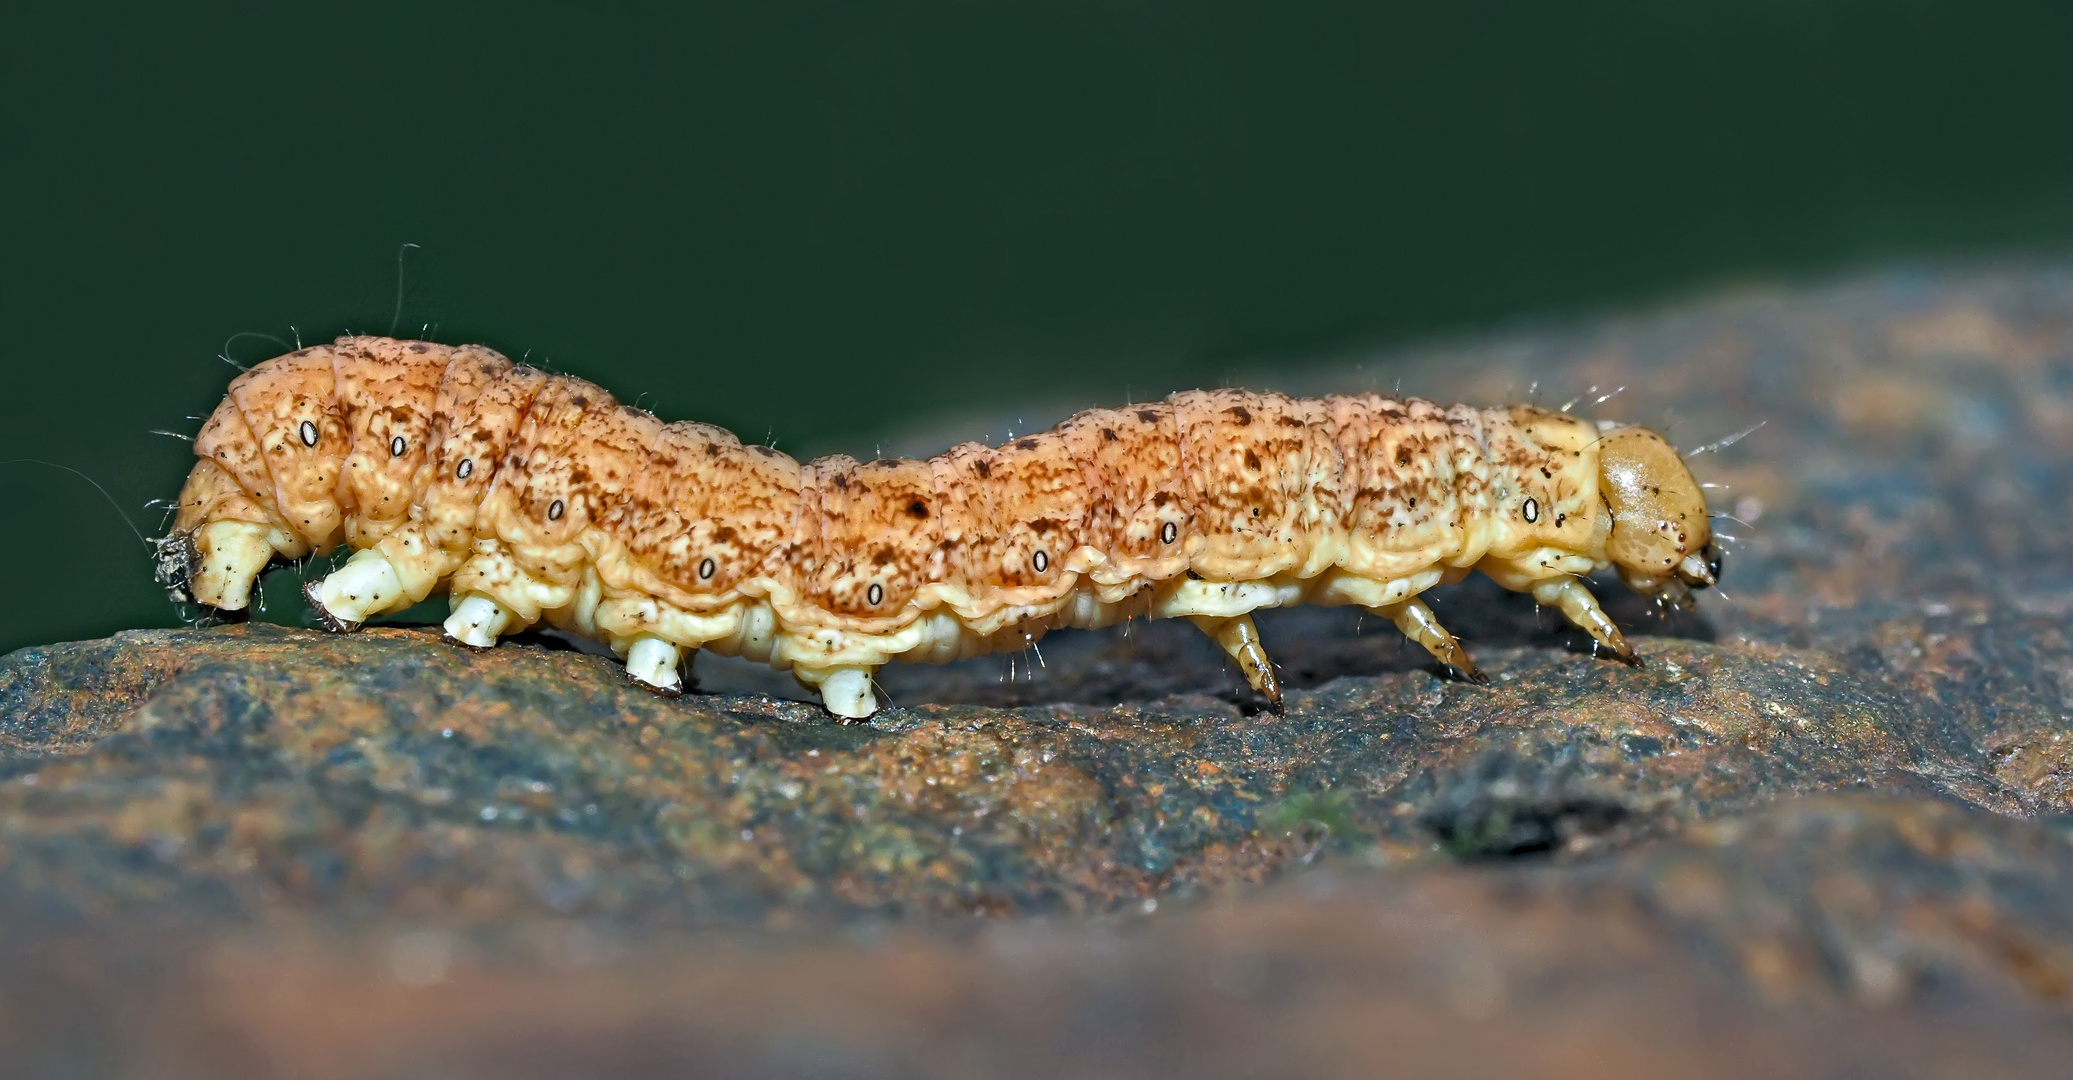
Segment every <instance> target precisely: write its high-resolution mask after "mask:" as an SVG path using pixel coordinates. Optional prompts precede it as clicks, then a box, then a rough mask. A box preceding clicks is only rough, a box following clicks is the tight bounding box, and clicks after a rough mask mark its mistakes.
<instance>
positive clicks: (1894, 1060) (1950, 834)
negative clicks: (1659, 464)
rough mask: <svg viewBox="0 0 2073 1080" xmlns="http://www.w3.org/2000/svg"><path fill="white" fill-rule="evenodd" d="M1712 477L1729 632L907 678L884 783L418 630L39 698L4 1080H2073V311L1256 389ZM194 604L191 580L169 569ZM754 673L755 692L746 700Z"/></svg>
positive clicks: (1690, 328) (1098, 645)
mask: <svg viewBox="0 0 2073 1080" xmlns="http://www.w3.org/2000/svg"><path fill="white" fill-rule="evenodd" d="M1378 370H1386V371H1387V372H1388V376H1387V378H1388V380H1389V381H1390V382H1392V383H1393V382H1394V381H1395V380H1396V378H1397V377H1399V376H1401V377H1402V378H1403V381H1404V386H1405V389H1406V390H1407V391H1413V392H1417V393H1420V394H1422V395H1424V396H1428V397H1435V398H1441V399H1462V400H1472V401H1496V400H1505V399H1516V398H1519V397H1522V396H1525V395H1526V394H1528V393H1529V392H1531V391H1529V389H1528V388H1529V387H1530V386H1531V384H1534V383H1536V382H1537V383H1538V384H1539V385H1540V386H1541V387H1543V388H1546V389H1544V390H1543V391H1542V392H1541V396H1542V397H1543V398H1544V399H1545V400H1547V401H1548V402H1550V403H1556V404H1559V403H1560V402H1561V401H1562V400H1563V399H1565V398H1567V397H1570V396H1572V395H1575V394H1582V393H1585V392H1586V388H1587V387H1592V386H1596V387H1599V388H1601V389H1599V390H1596V391H1593V392H1591V393H1590V395H1589V396H1591V397H1596V396H1598V394H1601V393H1604V392H1605V391H1608V390H1611V389H1613V388H1614V387H1621V386H1624V387H1625V389H1624V391H1622V392H1621V393H1620V394H1618V395H1617V396H1615V397H1614V398H1612V399H1611V400H1610V401H1608V402H1606V403H1605V404H1604V405H1603V406H1601V407H1600V408H1599V409H1598V412H1599V413H1600V414H1602V415H1606V416H1612V417H1618V418H1622V419H1628V420H1634V421H1638V422H1645V423H1651V424H1655V425H1659V426H1661V425H1664V424H1665V423H1666V421H1667V425H1668V427H1669V428H1670V434H1671V436H1672V437H1673V438H1674V439H1676V440H1678V441H1679V442H1680V443H1681V444H1683V445H1686V446H1692V445H1697V444H1703V443H1706V442H1708V441H1709V440H1715V439H1718V438H1720V437H1722V436H1725V435H1728V434H1730V433H1733V432H1736V431H1739V430H1742V429H1744V428H1747V427H1749V426H1750V425H1752V424H1755V423H1757V422H1759V421H1761V422H1762V423H1763V426H1762V427H1761V428H1759V429H1758V430H1757V431H1756V432H1755V433H1753V434H1752V435H1750V436H1749V437H1748V438H1746V439H1744V440H1742V441H1740V442H1738V443H1735V444H1734V445H1732V446H1730V447H1726V448H1723V449H1721V450H1719V451H1717V452H1714V453H1708V454H1704V455H1701V456H1699V457H1697V458H1695V459H1694V462H1695V467H1696V469H1697V471H1698V472H1699V473H1700V474H1701V477H1702V479H1706V480H1709V481H1713V482H1716V483H1718V484H1721V485H1724V486H1723V487H1721V488H1720V489H1717V490H1716V492H1715V495H1716V504H1717V506H1719V507H1720V508H1721V509H1722V510H1724V511H1726V512H1728V513H1731V514H1733V515H1734V516H1735V517H1736V518H1739V519H1742V520H1741V521H1740V522H1724V523H1723V526H1724V529H1725V531H1727V532H1729V533H1732V534H1735V535H1736V536H1738V537H1740V539H1739V540H1738V541H1737V542H1736V543H1735V546H1734V548H1733V550H1732V552H1731V554H1730V556H1729V562H1728V569H1727V575H1726V580H1725V587H1726V591H1727V594H1728V595H1727V596H1726V597H1718V596H1714V595H1710V594H1709V595H1707V596H1705V598H1704V603H1705V610H1704V613H1703V616H1699V617H1692V616H1678V617H1676V618H1673V619H1670V620H1659V619H1657V618H1656V617H1655V616H1654V615H1653V613H1651V612H1649V611H1647V610H1645V609H1644V608H1643V607H1642V606H1641V605H1640V604H1638V603H1637V602H1635V601H1634V600H1633V599H1632V598H1631V597H1626V596H1624V595H1623V594H1621V593H1620V591H1619V588H1618V586H1617V585H1614V584H1610V583H1602V584H1601V586H1600V590H1599V591H1600V592H1601V593H1602V594H1604V595H1606V596H1607V598H1608V601H1609V606H1610V607H1611V609H1612V610H1613V611H1614V614H1615V616H1616V617H1617V618H1619V619H1620V620H1621V621H1622V622H1623V623H1624V624H1626V625H1628V626H1629V627H1633V628H1636V629H1637V630H1638V633H1639V637H1638V639H1637V640H1638V643H1639V645H1640V647H1641V650H1642V652H1643V653H1644V654H1645V655H1646V657H1647V658H1648V661H1649V662H1648V665H1647V666H1646V667H1644V668H1641V669H1639V670H1630V669H1627V668H1624V667H1620V666H1618V665H1614V664H1610V663H1604V662H1600V661H1597V660H1594V659H1593V658H1592V657H1591V656H1590V654H1589V650H1588V647H1587V645H1586V643H1585V642H1583V641H1582V640H1581V639H1580V638H1578V637H1577V636H1575V635H1573V634H1570V633H1568V632H1566V631H1564V630H1562V629H1560V628H1559V627H1558V625H1557V620H1556V619H1555V618H1554V617H1552V616H1545V617H1543V616H1540V615H1538V614H1537V613H1536V612H1535V611H1534V609H1533V606H1532V604H1531V603H1530V601H1526V600H1524V599H1522V598H1518V597H1513V596H1508V595H1504V594H1501V593H1500V592H1499V591H1498V590H1496V589H1494V588H1490V587H1477V586H1475V585H1472V584H1471V585H1465V586H1463V587H1461V588H1458V589H1454V590H1451V591H1443V592H1442V593H1441V594H1439V596H1438V597H1437V599H1436V601H1435V605H1434V606H1435V608H1436V609H1437V610H1438V611H1439V613H1440V614H1441V616H1442V618H1443V619H1445V620H1446V621H1447V622H1448V623H1449V625H1450V626H1452V627H1454V629H1455V630H1456V631H1457V633H1459V634H1461V636H1462V637H1463V638H1464V640H1465V641H1466V642H1467V643H1468V644H1469V645H1470V647H1471V648H1473V649H1474V650H1475V653H1476V656H1477V658H1478V659H1479V660H1480V661H1481V662H1482V665H1483V667H1484V669H1485V670H1486V671H1488V672H1489V673H1490V674H1491V675H1492V676H1494V683H1493V685H1492V686H1491V687H1489V688H1480V687H1473V686H1468V685H1464V684H1461V683H1456V682H1450V681H1446V680H1444V679H1443V678H1441V677H1440V675H1439V673H1437V672H1435V671H1433V670H1431V669H1430V668H1429V667H1428V666H1426V664H1425V663H1424V662H1423V661H1422V659H1421V656H1422V654H1419V653H1417V652H1416V650H1411V649H1406V648H1405V647H1403V646H1401V645H1400V644H1399V642H1398V641H1397V640H1396V637H1395V635H1394V632H1393V631H1392V630H1390V629H1389V628H1388V627H1386V626H1380V625H1376V624H1375V623H1374V622H1373V621H1372V620H1371V621H1370V623H1369V625H1367V626H1365V627H1364V626H1362V625H1361V624H1360V622H1359V621H1358V620H1357V619H1354V618H1352V617H1351V616H1349V615H1347V614H1346V613H1343V612H1317V611H1306V612H1286V613H1275V614H1276V616H1277V617H1274V618H1270V619H1263V620H1262V630H1263V633H1264V635H1265V636H1266V638H1267V640H1268V642H1269V645H1270V646H1271V648H1272V651H1273V653H1274V655H1275V658H1276V659H1277V660H1278V661H1279V663H1280V664H1281V665H1282V667H1283V668H1284V669H1285V679H1286V682H1287V683H1288V684H1289V685H1291V686H1292V687H1293V689H1292V691H1291V693H1290V695H1289V708H1288V711H1287V713H1286V715H1279V716H1277V715H1274V714H1272V713H1268V712H1263V711H1261V710H1259V709H1258V708H1257V707H1256V703H1255V702H1254V701H1253V700H1252V699H1250V698H1249V697H1248V696H1247V694H1246V692H1245V691H1244V688H1243V686H1242V684H1241V683H1239V682H1238V680H1237V679H1236V677H1235V676H1234V675H1232V674H1231V673H1230V672H1228V671H1226V670H1225V668H1224V667H1223V664H1222V661H1221V658H1220V657H1219V655H1218V654H1217V653H1216V652H1215V650H1214V647H1213V646H1211V645H1209V644H1208V642H1207V641H1206V640H1200V639H1199V635H1196V634H1195V633H1194V631H1193V630H1192V628H1190V627H1186V626H1176V625H1172V624H1160V625H1154V626H1149V627H1148V626H1145V625H1144V624H1138V625H1137V626H1135V627H1133V628H1131V631H1130V633H1129V634H1128V635H1123V634H1118V633H1108V634H1102V635H1061V636H1057V637H1054V638H1052V639H1048V640H1046V642H1045V643H1044V656H1043V660H1042V662H1041V664H1040V665H1039V666H1036V667H1034V668H1033V669H1032V668H1031V667H1030V666H1029V662H1030V661H1033V660H1035V659H1036V658H1035V657H1034V656H1030V657H1025V658H1021V659H1018V660H1017V661H1016V666H1015V668H1014V670H1013V673H1012V676H1010V673H1009V669H1008V665H1007V662H1006V661H1002V660H991V661H982V662H978V663H975V664H968V665H961V666H954V667H950V668H898V669H890V670H889V671H888V672H887V673H886V674H885V676H884V679H883V681H884V683H885V685H886V689H887V690H888V692H889V694H890V695H891V697H892V699H893V701H894V702H895V703H896V705H897V706H898V707H896V708H893V709H889V710H887V711H886V712H884V713H881V714H880V715H879V716H878V717H877V718H875V719H874V720H873V721H872V722H870V723H869V724H865V725H859V726H849V727H845V726H841V725H837V724H834V723H832V722H830V721H828V720H827V719H826V718H825V716H824V714H822V713H821V712H820V711H819V710H818V709H817V708H816V707H813V706H811V705H808V704H804V703H802V702H799V701H794V700H786V699H784V698H782V697H779V696H774V695H773V694H772V693H770V692H768V691H769V690H770V689H773V688H776V687H777V686H778V685H779V684H776V683H770V682H768V680H767V679H764V678H763V677H761V676H758V675H756V674H755V673H753V672H750V671H747V670H746V669H740V668H720V667H711V668H704V669H702V670H701V678H702V680H703V683H704V686H705V688H706V691H707V692H705V693H701V694H694V695H689V696H686V697H683V698H679V699H675V700H665V699H661V698H657V697H654V696H651V695H649V694H647V693H645V692H643V691H640V690H638V689H636V688H634V687H632V686H630V685H628V684H627V683H626V682H625V681H624V679H623V677H622V676H621V675H620V674H619V673H618V671H617V670H616V668H615V666H614V665H612V664H610V663H609V662H607V661H604V660H601V659H598V658H596V657H592V656H588V655H583V654H580V653H576V652H571V651H566V650H562V649H558V648H553V647H550V646H551V645H552V644H553V643H551V642H542V643H534V644H531V645H524V644H521V645H516V646H511V647H506V648H502V649H498V650H496V651H494V652H490V653H473V652H467V651H463V650H459V649H457V648H452V647H449V646H446V645H443V644H441V643H440V642H438V641H437V640H436V638H435V637H433V636H432V635H430V634H429V633H427V632H425V631H423V630H418V629H409V628H390V629H373V630H369V631H366V632H363V633H361V634H358V635H353V636H346V637H339V636H331V635H326V634H323V633H319V632H315V631H304V630H293V629H284V628H279V627H272V626H263V625H251V626H241V627H220V628H214V629H205V630H171V631H157V630H152V631H135V632H131V633H126V634H121V635H117V636H116V637H114V638H110V639H106V640H103V641H95V642H81V643H69V644H60V645H52V646H47V647H42V648H35V649H28V650H24V651H22V652H18V653H15V654H13V655H11V656H9V657H6V658H4V659H0V915H4V918H0V1055H4V1056H5V1058H6V1059H7V1060H9V1061H13V1062H17V1063H24V1064H26V1065H28V1066H30V1067H32V1069H33V1070H34V1071H35V1072H36V1074H37V1075H62V1076H152V1077H188V1076H194V1077H204V1076H206V1077H226V1076H295V1077H333V1076H336V1077H368V1076H372V1077H397V1078H404V1077H410V1078H416V1077H442V1078H444V1077H477V1076H482V1077H489V1076H496V1077H500V1078H511V1077H530V1076H541V1077H548V1076H565V1075H587V1076H613V1077H616V1076H626V1077H633V1076H649V1075H671V1074H679V1073H686V1072H696V1073H701V1074H707V1075H735V1076H782V1077H792V1076H800V1077H805V1076H813V1077H821V1076H831V1077H832V1076H840V1077H851V1076H855V1077H876V1076H910V1075H912V1076H943V1077H964V1076H989V1075H992V1076H1025V1075H1026V1076H1053V1075H1090V1076H1138V1075H1165V1074H1170V1073H1171V1074H1178V1073H1183V1072H1185V1073H1189V1074H1193V1075H1199V1076H1211V1077H1215V1076H1259V1075H1318V1076H1337V1075H1346V1076H1353V1075H1362V1076H1365V1075H1375V1074H1378V1073H1387V1074H1396V1075H1413V1076H1475V1075H1495V1074H1502V1075H1519V1076H1546V1077H1571V1076H1574V1077H1585V1076H1592V1077H1599V1076H1604V1077H1626V1076H1634V1077H1642V1076H1651V1077H1654V1076H1672V1077H1676V1076H1694V1077H1697V1076H1752V1075H1765V1076H1824V1077H1825V1076H1839V1075H1879V1076H1922V1077H1942V1076H1953V1077H1956V1076H1965V1077H1974V1076H2024V1075H2058V1074H2060V1071H2061V1070H2063V1068H2064V1067H2065V1063H2066V1062H2067V1061H2073V758H2069V754H2073V745H2069V741H2068V736H2069V734H2073V643H2069V640H2068V628H2067V626H2068V618H2067V617H2068V613H2069V612H2073V540H2069V538H2068V528H2069V526H2073V518H2069V516H2068V513H2067V510H2066V507H2067V506H2068V504H2069V503H2068V497H2069V494H2073V490H2069V489H2073V271H2069V270H2068V269H2067V268H2064V267H2042V268H2036V267H2032V268H2026V269H2021V270H2004V271H1966V272H1957V271H1953V272H1944V273H1933V274H1897V273H1896V274H1887V275H1883V276H1879V277H1876V278H1872V279H1867V280H1862V281H1859V282H1855V283H1851V284H1846V285H1841V286H1832V287H1826V288H1822V289H1818V290H1811V291H1803V292H1777V293H1761V294H1757V293H1752V294H1747V295H1738V296H1732V297H1728V298H1725V299H1720V300H1716V301H1713V302H1710V303H1706V304H1702V305H1697V306H1692V307H1687V308H1682V309H1678V310H1676V311H1672V312H1670V313H1668V314H1663V315H1659V316H1654V317H1648V318H1640V319H1631V320H1624V321H1615V322H1607V323H1601V324H1596V325H1592V326H1589V327H1586V328H1583V329H1573V328H1572V329H1566V330H1560V331H1552V332H1546V333H1539V334H1526V335H1520V336H1517V337H1514V338H1512V339H1509V340H1505V341H1501V342H1497V343H1495V344H1490V345H1483V346H1468V347H1458V348H1449V349H1438V350H1433V351H1431V352H1430V353H1428V354H1422V355H1415V356H1407V357H1395V358H1391V359H1389V361H1388V362H1387V363H1386V364H1377V365H1370V367H1369V368H1368V369H1366V373H1363V371H1362V370H1355V369H1351V368H1347V369H1338V370H1335V371H1332V372H1326V373H1305V374H1300V375H1290V374H1287V373H1283V374H1280V375H1277V376H1275V377H1273V378H1271V379H1261V380H1255V381H1256V382H1270V383H1277V384H1278V385H1280V386H1282V387H1283V388H1287V389H1291V390H1296V391H1300V392H1310V393H1317V392H1327V391H1330V390H1334V389H1364V388H1367V387H1368V386H1369V385H1370V384H1372V383H1374V382H1375V381H1376V376H1375V375H1374V374H1372V372H1373V371H1378ZM139 572H143V571H141V570H140V571H139ZM701 663H703V661H701Z"/></svg>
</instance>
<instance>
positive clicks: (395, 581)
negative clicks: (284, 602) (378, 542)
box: [306, 548, 406, 630]
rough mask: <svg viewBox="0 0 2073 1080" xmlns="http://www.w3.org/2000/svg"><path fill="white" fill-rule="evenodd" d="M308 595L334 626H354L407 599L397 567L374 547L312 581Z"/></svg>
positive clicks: (319, 613) (327, 624)
mask: <svg viewBox="0 0 2073 1080" xmlns="http://www.w3.org/2000/svg"><path fill="white" fill-rule="evenodd" d="M306 595H307V596H308V597H309V602H310V606H311V607H312V608H314V609H316V612H317V617H318V618H319V619H320V620H322V621H323V623H324V626H325V628H326V629H330V630H351V629H353V628H354V627H356V626H359V625H360V624H361V623H363V622H366V621H367V619H368V617H369V616H372V615H379V614H381V613H382V612H384V611H387V610H389V609H390V608H393V607H396V606H398V605H397V601H400V600H404V599H406V597H405V596H404V595H403V580H402V579H401V578H399V577H397V576H396V568H395V567H394V566H391V565H389V560H388V559H387V558H386V557H384V556H383V555H382V553H381V552H379V551H377V550H375V549H373V548H368V549H366V550H365V551H360V552H356V553H355V554H354V555H353V557H352V558H350V559H347V560H346V564H345V565H344V566H341V567H339V568H338V569H336V570H334V571H332V572H331V573H330V574H328V575H326V576H325V577H324V579H323V580H321V581H313V582H311V583H310V584H309V589H308V591H307V593H306Z"/></svg>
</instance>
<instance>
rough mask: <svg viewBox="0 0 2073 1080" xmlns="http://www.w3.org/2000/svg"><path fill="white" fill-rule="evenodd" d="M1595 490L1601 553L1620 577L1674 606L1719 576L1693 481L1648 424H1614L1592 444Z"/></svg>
mask: <svg viewBox="0 0 2073 1080" xmlns="http://www.w3.org/2000/svg"><path fill="white" fill-rule="evenodd" d="M1598 491H1599V494H1600V495H1601V496H1602V497H1603V498H1604V499H1605V508H1606V510H1607V511H1608V512H1610V513H1611V515H1612V533H1611V535H1610V536H1608V537H1607V538H1606V541H1605V555H1606V557H1607V558H1609V559H1611V560H1612V564H1613V566H1615V567H1617V568H1618V569H1619V574H1620V580H1622V581H1624V582H1626V583H1627V587H1628V588H1631V589H1633V590H1634V591H1635V592H1638V593H1640V594H1642V595H1643V596H1652V597H1655V598H1657V599H1658V600H1659V601H1661V602H1663V603H1665V604H1668V605H1670V606H1673V607H1686V606H1689V604H1690V603H1691V590H1693V589H1703V588H1705V587H1706V586H1708V585H1711V584H1713V583H1714V582H1715V581H1717V580H1719V578H1720V549H1719V548H1718V547H1716V546H1715V545H1714V543H1713V529H1712V519H1711V517H1710V516H1709V515H1708V513H1707V510H1706V496H1705V493H1704V492H1703V491H1701V490H1700V488H1699V482H1698V480H1697V479H1696V478H1695V477H1693V476H1692V473H1691V470H1690V469H1689V468H1686V467H1685V464H1684V458H1683V457H1681V456H1679V455H1678V453H1677V448H1676V447H1674V446H1671V445H1670V443H1669V442H1668V441H1667V440H1665V439H1664V438H1663V437H1662V436H1661V435H1658V434H1656V433H1655V432H1653V431H1650V430H1648V429H1647V428H1641V427H1617V428H1612V429H1610V430H1608V431H1607V432H1606V433H1605V434H1604V435H1603V436H1602V437H1601V438H1600V439H1599V441H1598Z"/></svg>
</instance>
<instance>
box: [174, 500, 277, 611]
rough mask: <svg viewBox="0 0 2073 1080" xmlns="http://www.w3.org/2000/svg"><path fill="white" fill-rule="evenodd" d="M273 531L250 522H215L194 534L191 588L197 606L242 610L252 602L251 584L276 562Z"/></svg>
mask: <svg viewBox="0 0 2073 1080" xmlns="http://www.w3.org/2000/svg"><path fill="white" fill-rule="evenodd" d="M273 533H274V529H273V528H272V527H271V526H267V525H255V524H253V523H251V522H249V521H212V522H209V523H208V524H207V525H204V526H202V527H201V529H200V530H199V531H197V532H196V533H195V535H194V542H195V554H196V556H197V565H196V566H195V569H194V580H193V581H192V582H190V583H189V585H188V588H189V589H190V590H192V591H193V593H194V599H195V600H196V602H198V603H203V604H207V605H209V606H210V607H213V608H217V609H220V610H223V611H242V610H243V609H244V608H245V606H246V605H247V604H250V603H251V602H252V583H253V582H254V581H257V580H258V579H259V573H260V571H262V570H265V569H266V564H267V563H269V562H271V561H273V557H274V546H273V541H272V539H271V537H272V536H273Z"/></svg>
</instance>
